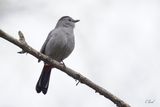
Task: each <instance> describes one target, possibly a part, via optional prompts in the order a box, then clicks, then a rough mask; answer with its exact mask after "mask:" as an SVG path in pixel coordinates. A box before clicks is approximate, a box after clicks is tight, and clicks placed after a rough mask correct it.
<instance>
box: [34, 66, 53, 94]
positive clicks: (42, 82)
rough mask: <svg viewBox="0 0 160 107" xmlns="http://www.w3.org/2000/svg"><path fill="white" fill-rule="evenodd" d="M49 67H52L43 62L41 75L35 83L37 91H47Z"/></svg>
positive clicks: (44, 92)
mask: <svg viewBox="0 0 160 107" xmlns="http://www.w3.org/2000/svg"><path fill="white" fill-rule="evenodd" d="M51 69H52V67H51V66H49V65H45V64H44V67H43V70H42V72H41V75H40V77H39V80H38V82H37V85H36V91H37V93H40V92H41V91H42V93H43V94H46V93H47V90H48V86H49V79H50V74H51Z"/></svg>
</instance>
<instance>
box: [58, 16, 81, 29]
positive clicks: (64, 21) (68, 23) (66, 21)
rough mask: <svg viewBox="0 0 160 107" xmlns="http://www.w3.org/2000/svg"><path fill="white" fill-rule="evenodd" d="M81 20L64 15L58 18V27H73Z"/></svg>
mask: <svg viewBox="0 0 160 107" xmlns="http://www.w3.org/2000/svg"><path fill="white" fill-rule="evenodd" d="M79 21H80V20H74V19H72V18H71V17H69V16H63V17H61V18H60V19H59V20H58V22H57V25H56V27H71V28H74V26H75V23H76V22H79Z"/></svg>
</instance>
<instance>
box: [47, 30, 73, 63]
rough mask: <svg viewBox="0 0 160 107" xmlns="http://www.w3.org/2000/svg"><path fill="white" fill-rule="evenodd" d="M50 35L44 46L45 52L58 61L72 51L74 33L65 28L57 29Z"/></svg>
mask: <svg viewBox="0 0 160 107" xmlns="http://www.w3.org/2000/svg"><path fill="white" fill-rule="evenodd" d="M50 35H51V37H50V39H49V41H48V43H47V44H46V47H45V54H46V55H48V56H50V57H51V58H53V59H55V60H57V61H59V62H60V61H62V60H63V59H65V58H67V57H68V56H69V55H70V54H71V52H72V51H73V49H74V45H75V43H74V34H73V32H71V31H69V30H67V29H57V30H54V31H53V32H52V33H51V34H50Z"/></svg>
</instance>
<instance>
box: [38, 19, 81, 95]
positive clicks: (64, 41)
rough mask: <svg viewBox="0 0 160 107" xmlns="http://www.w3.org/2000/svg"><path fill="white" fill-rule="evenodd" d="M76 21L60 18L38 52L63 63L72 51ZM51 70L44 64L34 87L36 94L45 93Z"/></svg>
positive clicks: (48, 65) (50, 66) (49, 66)
mask: <svg viewBox="0 0 160 107" xmlns="http://www.w3.org/2000/svg"><path fill="white" fill-rule="evenodd" d="M78 21H79V20H74V19H72V18H71V17H69V16H63V17H61V18H60V19H59V20H58V22H57V24H56V27H55V28H54V29H53V30H52V31H51V32H50V33H49V35H48V37H47V39H46V41H45V42H44V44H43V46H42V48H41V50H40V52H41V53H43V54H45V55H47V56H49V57H51V58H52V59H54V60H56V61H58V62H63V60H64V59H65V58H67V57H68V56H69V55H70V54H71V52H72V51H73V49H74V45H75V42H74V32H73V29H74V27H75V23H76V22H78ZM39 61H40V60H39ZM52 68H54V67H53V66H52V65H50V64H47V63H44V67H43V70H42V73H41V75H40V78H39V80H38V82H37V85H36V91H37V93H40V92H41V91H42V92H43V94H46V93H47V90H48V86H49V78H50V74H51V69H52Z"/></svg>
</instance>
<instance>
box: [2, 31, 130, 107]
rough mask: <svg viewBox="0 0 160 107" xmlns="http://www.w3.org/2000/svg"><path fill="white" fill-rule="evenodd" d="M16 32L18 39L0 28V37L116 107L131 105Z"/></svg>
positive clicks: (128, 106)
mask: <svg viewBox="0 0 160 107" xmlns="http://www.w3.org/2000/svg"><path fill="white" fill-rule="evenodd" d="M18 34H19V40H17V39H15V38H13V37H11V36H10V35H8V34H7V33H5V32H3V31H2V30H1V29H0V37H2V38H4V39H6V40H7V41H9V42H11V43H13V44H15V45H17V46H18V47H20V48H21V49H22V51H21V52H19V53H25V52H27V53H29V54H31V55H33V56H34V57H36V58H37V59H40V60H43V61H44V62H47V63H49V64H52V65H54V67H56V68H57V69H59V70H61V71H63V72H65V73H66V74H68V75H69V76H71V77H72V78H74V79H76V80H78V81H79V82H81V83H83V84H85V85H87V86H89V87H90V88H92V89H94V90H95V92H98V93H99V94H100V95H103V96H104V97H105V98H108V99H109V100H111V101H112V102H113V103H115V104H116V105H117V107H131V106H130V105H128V104H127V103H125V102H124V101H122V100H121V99H119V98H118V97H116V96H114V95H113V94H111V93H110V92H108V91H107V90H106V89H104V88H103V87H100V86H98V85H97V84H95V83H94V82H92V81H91V80H89V79H88V78H86V77H85V76H83V75H81V74H80V73H78V72H76V71H74V70H72V69H70V68H68V67H64V65H63V64H61V63H59V62H57V61H55V60H53V59H51V58H49V57H48V56H46V55H44V54H42V53H40V52H38V51H36V50H35V49H33V48H32V47H30V46H29V45H28V44H27V43H26V41H25V38H24V36H23V34H22V32H20V31H19V32H18ZM79 82H78V83H79ZM78 83H77V85H78Z"/></svg>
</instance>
